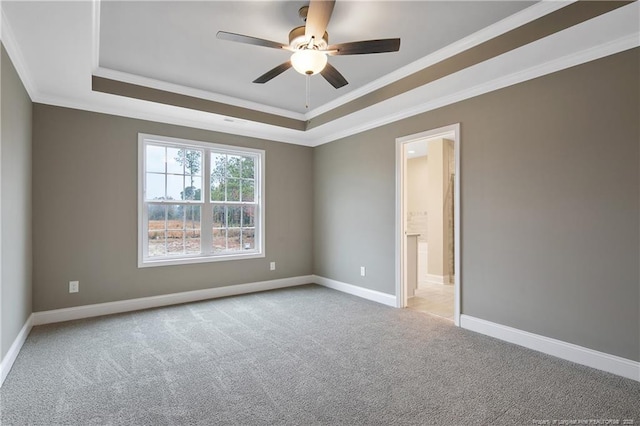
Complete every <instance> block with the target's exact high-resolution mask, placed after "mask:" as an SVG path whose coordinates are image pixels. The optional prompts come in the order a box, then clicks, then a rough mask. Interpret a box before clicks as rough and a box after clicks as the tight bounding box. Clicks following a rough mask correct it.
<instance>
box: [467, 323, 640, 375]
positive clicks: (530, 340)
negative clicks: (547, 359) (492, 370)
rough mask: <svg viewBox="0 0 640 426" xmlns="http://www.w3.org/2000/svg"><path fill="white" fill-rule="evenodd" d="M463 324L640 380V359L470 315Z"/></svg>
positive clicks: (570, 359) (523, 344)
mask: <svg viewBox="0 0 640 426" xmlns="http://www.w3.org/2000/svg"><path fill="white" fill-rule="evenodd" d="M460 326H461V327H462V328H465V329H467V330H471V331H475V332H477V333H481V334H486V335H487V336H491V337H495V338H497V339H500V340H504V341H506V342H510V343H515V344H516V345H520V346H524V347H526V348H529V349H533V350H536V351H539V352H543V353H545V354H549V355H553V356H556V357H558V358H562V359H566V360H567V361H572V362H575V363H577V364H582V365H586V366H587V367H592V368H596V369H598V370H602V371H606V372H609V373H613V374H616V375H618V376H622V377H627V378H629V379H633V380H636V381H640V362H637V361H632V360H629V359H626V358H621V357H619V356H615V355H610V354H607V353H604V352H599V351H595V350H593V349H589V348H585V347H582V346H578V345H574V344H572V343H567V342H563V341H561V340H556V339H552V338H550V337H545V336H540V335H538V334H533V333H529V332H527V331H522V330H518V329H517V328H512V327H507V326H505V325H501V324H496V323H493V322H490V321H486V320H483V319H479V318H475V317H471V316H469V315H461V316H460Z"/></svg>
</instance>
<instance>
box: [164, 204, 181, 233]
mask: <svg viewBox="0 0 640 426" xmlns="http://www.w3.org/2000/svg"><path fill="white" fill-rule="evenodd" d="M170 207H171V208H170V209H169V210H170V211H172V210H175V212H174V213H172V214H171V215H168V216H169V217H170V218H168V220H167V229H184V219H183V212H182V206H170Z"/></svg>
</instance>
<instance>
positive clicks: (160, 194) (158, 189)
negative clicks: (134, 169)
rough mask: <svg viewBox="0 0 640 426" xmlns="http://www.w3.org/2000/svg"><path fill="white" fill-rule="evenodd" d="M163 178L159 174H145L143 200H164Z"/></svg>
mask: <svg viewBox="0 0 640 426" xmlns="http://www.w3.org/2000/svg"><path fill="white" fill-rule="evenodd" d="M164 176H165V175H163V174H159V173H147V182H146V188H147V192H146V194H145V198H146V199H147V200H164V196H165V191H164Z"/></svg>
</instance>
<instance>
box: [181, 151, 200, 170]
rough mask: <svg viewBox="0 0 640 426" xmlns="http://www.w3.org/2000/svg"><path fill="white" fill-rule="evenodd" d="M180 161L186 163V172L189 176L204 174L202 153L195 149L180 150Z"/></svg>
mask: <svg viewBox="0 0 640 426" xmlns="http://www.w3.org/2000/svg"><path fill="white" fill-rule="evenodd" d="M176 161H178V163H180V164H182V165H184V174H185V175H189V176H201V175H202V153H201V152H200V151H195V150H190V149H187V150H181V151H180V152H178V158H177V159H176Z"/></svg>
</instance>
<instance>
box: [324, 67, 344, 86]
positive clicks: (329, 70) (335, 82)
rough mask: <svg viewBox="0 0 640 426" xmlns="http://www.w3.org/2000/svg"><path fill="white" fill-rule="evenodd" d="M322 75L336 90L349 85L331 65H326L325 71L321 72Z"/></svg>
mask: <svg viewBox="0 0 640 426" xmlns="http://www.w3.org/2000/svg"><path fill="white" fill-rule="evenodd" d="M320 74H321V75H322V76H323V77H324V79H325V80H327V81H328V82H329V84H331V85H332V86H333V87H335V88H336V89H339V88H341V87H342V86H346V85H347V84H349V82H348V81H347V79H346V78H344V77H343V76H342V74H340V72H339V71H338V70H337V69H335V68H334V67H333V65H331V64H330V63H327V65H325V67H324V69H323V70H322V71H320Z"/></svg>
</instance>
